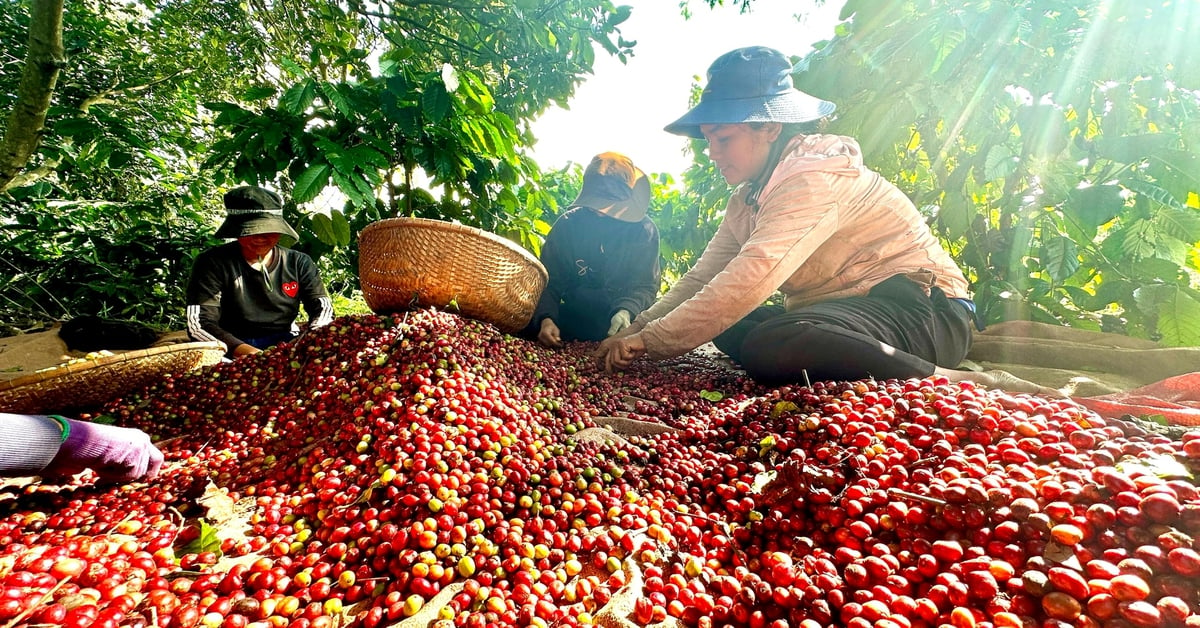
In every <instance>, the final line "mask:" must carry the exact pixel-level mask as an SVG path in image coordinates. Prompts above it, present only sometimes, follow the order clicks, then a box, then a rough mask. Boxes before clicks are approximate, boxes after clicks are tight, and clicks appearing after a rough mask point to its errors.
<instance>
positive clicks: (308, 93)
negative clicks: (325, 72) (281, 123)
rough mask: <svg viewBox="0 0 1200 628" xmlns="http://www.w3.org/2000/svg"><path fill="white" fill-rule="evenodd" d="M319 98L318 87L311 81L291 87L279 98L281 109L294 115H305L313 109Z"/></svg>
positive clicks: (307, 80) (306, 80)
mask: <svg viewBox="0 0 1200 628" xmlns="http://www.w3.org/2000/svg"><path fill="white" fill-rule="evenodd" d="M316 97H317V86H316V83H315V82H314V81H312V80H311V79H305V80H303V81H301V82H299V83H297V84H295V85H293V86H291V87H289V88H288V89H287V90H286V91H285V92H283V95H282V96H280V97H279V109H280V110H281V111H284V112H286V113H290V114H292V115H297V116H300V115H304V114H305V113H307V112H308V109H309V107H312V104H313V101H314V100H315V99H316Z"/></svg>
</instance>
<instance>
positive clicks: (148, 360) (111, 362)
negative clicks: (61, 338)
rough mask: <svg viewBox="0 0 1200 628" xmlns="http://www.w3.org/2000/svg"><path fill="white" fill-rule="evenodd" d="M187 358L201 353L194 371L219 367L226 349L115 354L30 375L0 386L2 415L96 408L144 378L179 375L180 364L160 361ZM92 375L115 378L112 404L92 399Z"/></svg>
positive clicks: (208, 346)
mask: <svg viewBox="0 0 1200 628" xmlns="http://www.w3.org/2000/svg"><path fill="white" fill-rule="evenodd" d="M189 353H195V354H199V355H197V356H196V358H195V362H193V363H192V366H193V367H195V365H196V364H199V365H201V366H204V365H211V364H215V363H216V362H218V361H220V358H221V357H222V356H224V355H225V349H224V347H223V346H222V345H221V343H219V342H185V343H178V344H172V345H164V346H161V347H151V348H149V349H136V350H133V351H125V352H121V353H115V354H113V355H108V356H104V357H101V358H94V359H89V360H85V361H82V362H73V363H69V364H64V365H62V366H59V367H56V368H51V369H46V370H44V371H41V372H38V373H30V374H29V375H24V376H21V377H17V378H14V379H10V380H7V381H3V382H0V411H3V412H13V411H20V412H26V413H43V412H56V411H65V410H68V409H75V408H83V407H92V406H98V405H101V404H103V403H105V402H106V401H109V400H111V399H115V398H117V397H120V396H121V395H124V394H128V393H129V392H131V391H132V390H133V389H134V388H136V387H137V386H139V385H141V384H142V383H143V382H145V381H146V378H153V377H157V376H161V375H162V374H165V373H167V372H169V371H171V372H173V371H177V370H178V368H177V367H178V365H179V363H178V362H175V363H171V362H162V361H161V360H171V359H179V357H177V356H176V355H173V354H180V355H183V354H189ZM206 358H207V359H206ZM155 359H157V360H158V361H155ZM149 367H156V368H149ZM139 369H140V370H139ZM93 375H101V376H107V377H111V378H113V381H112V384H111V387H110V388H109V389H108V390H110V391H111V396H110V397H109V399H101V397H103V396H105V395H99V394H94V393H93V394H89V393H91V392H92V391H94V390H96V389H95V388H91V389H89V388H87V386H86V383H87V382H88V378H89V377H91V376H93ZM139 378H140V379H139ZM80 385H84V388H83V389H79V388H77V387H78V386H80ZM71 391H74V392H71ZM68 392H70V394H71V397H70V399H69V400H68V399H66V397H64V395H66V394H67V393H68Z"/></svg>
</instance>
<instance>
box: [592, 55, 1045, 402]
mask: <svg viewBox="0 0 1200 628" xmlns="http://www.w3.org/2000/svg"><path fill="white" fill-rule="evenodd" d="M792 72H793V70H792V64H791V62H790V61H789V60H788V58H787V57H786V56H784V54H783V53H781V52H779V51H777V50H774V49H771V48H766V47H761V46H755V47H749V48H739V49H737V50H733V51H731V52H728V53H726V54H724V55H721V56H720V57H718V58H717V60H716V61H714V62H713V63H712V65H711V66H710V67H709V69H708V82H707V84H706V86H705V88H704V91H703V92H702V94H701V96H700V102H699V104H697V105H696V106H695V107H693V108H692V109H691V110H690V111H688V112H687V113H686V114H684V115H683V117H681V118H679V119H678V120H676V121H674V122H672V123H671V124H669V125H667V127H666V130H667V132H669V133H673V134H676V135H685V136H688V137H692V138H697V139H704V140H706V141H707V142H708V154H709V158H710V159H712V161H713V163H714V164H716V166H717V168H719V169H720V171H721V174H722V176H724V178H725V180H726V181H727V182H728V183H729V184H730V185H733V186H736V189H735V190H734V192H733V195H732V196H731V198H730V199H729V201H728V204H727V205H726V210H725V218H724V220H723V222H722V223H721V225H720V227H719V228H718V229H717V232H716V234H715V235H714V236H713V239H712V240H711V241H710V242H709V244H708V246H707V248H705V250H704V252H703V254H701V256H700V259H699V260H697V262H696V264H695V265H694V266H693V267H692V269H691V270H690V271H688V273H687V274H685V275H684V276H683V277H682V278H681V279H680V280H679V281H678V282H677V283H676V284H675V285H674V286H672V288H671V289H670V290H669V291H668V292H667V293H666V294H665V295H663V297H662V298H661V299H659V300H658V301H657V302H656V303H655V304H654V305H652V306H651V307H649V308H648V309H646V310H645V311H644V312H642V313H641V314H640V315H639V316H638V317H637V318H636V319H635V320H634V321H633V323H632V324H631V325H630V326H629V327H627V328H626V329H625V330H623V331H622V332H621V333H620V334H618V335H616V336H613V337H611V338H608V339H607V340H605V341H604V342H603V343H601V345H600V347H599V348H598V349H597V351H596V353H595V357H596V359H597V361H598V362H599V363H600V364H601V366H603V367H604V368H606V369H608V370H612V369H623V368H626V367H628V366H629V365H630V363H631V362H632V361H633V360H634V359H637V358H639V357H641V356H643V355H644V356H647V357H649V358H651V359H664V358H669V357H673V356H678V355H681V354H683V353H686V352H688V351H690V350H692V349H694V348H696V347H698V346H700V345H702V344H704V343H706V342H709V341H712V342H713V343H714V344H715V345H716V346H717V347H718V348H719V349H721V350H722V351H724V352H725V353H726V354H728V355H729V356H730V357H732V358H733V359H734V360H736V361H737V362H739V363H740V364H741V365H742V366H743V367H744V368H745V369H746V371H747V373H749V374H750V375H751V376H752V377H754V378H755V379H757V380H759V381H762V382H764V383H769V384H775V385H778V384H784V383H797V382H804V381H805V379H806V378H807V379H808V380H809V381H820V380H852V379H861V378H866V377H874V378H878V379H890V378H910V377H927V376H931V375H938V376H944V377H946V378H948V379H949V380H950V381H962V380H971V381H976V382H979V383H983V384H987V385H990V386H993V387H1001V388H1009V389H1014V390H1025V391H1036V392H1052V391H1049V390H1047V389H1042V388H1041V387H1037V386H1035V385H1033V384H1030V383H1029V382H1025V381H1024V380H1020V379H1017V378H1016V377H1014V376H1012V375H1009V374H1007V373H1004V372H1001V371H990V372H986V373H977V372H971V371H964V370H957V369H956V368H955V367H957V366H958V365H959V363H960V362H961V361H962V359H963V358H964V357H965V356H966V354H967V350H968V349H969V348H970V346H971V332H972V327H973V325H974V322H975V316H974V309H975V308H974V304H973V303H972V302H971V299H970V294H969V293H968V284H967V280H966V279H965V278H964V277H963V273H962V271H961V270H960V269H959V268H958V266H957V265H956V264H955V262H954V260H953V259H952V258H951V257H950V255H949V254H948V253H947V252H946V251H945V250H944V249H943V248H942V247H941V245H940V244H939V243H938V241H937V238H935V237H934V236H933V234H932V233H931V232H930V230H929V228H928V226H927V225H926V224H925V222H924V220H923V218H922V216H921V215H920V213H919V212H918V211H917V209H916V207H915V206H914V205H913V203H912V201H911V200H909V199H908V197H906V196H905V195H904V193H903V192H901V191H900V190H899V189H898V188H896V186H894V185H892V184H891V183H890V182H888V181H886V180H885V179H884V178H883V177H881V176H880V175H879V174H878V173H876V172H874V171H873V170H871V169H869V168H867V167H866V166H865V165H864V164H863V158H862V152H861V150H860V148H859V145H858V143H857V142H856V141H855V140H854V139H852V138H849V137H843V136H837V135H826V134H822V133H820V132H819V126H820V124H821V121H822V120H823V119H824V118H826V117H827V116H829V115H830V114H832V113H833V111H834V109H835V106H834V104H833V103H831V102H828V101H825V100H821V99H820V98H816V97H814V96H810V95H808V94H805V93H804V92H801V91H799V90H797V89H795V88H794V87H793V86H792ZM777 291H780V292H782V293H783V296H784V303H785V304H784V305H783V306H763V305H762V304H763V303H764V302H765V301H767V299H768V298H769V297H771V296H772V295H773V294H774V293H776V292H777Z"/></svg>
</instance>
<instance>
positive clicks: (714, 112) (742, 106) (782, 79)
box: [666, 46, 836, 139]
mask: <svg viewBox="0 0 1200 628" xmlns="http://www.w3.org/2000/svg"><path fill="white" fill-rule="evenodd" d="M835 108H836V105H834V104H833V103H831V102H829V101H827V100H821V99H820V98H817V97H815V96H810V95H808V94H805V93H804V92H802V91H800V90H798V89H796V88H795V87H793V86H792V63H791V62H790V61H788V58H787V57H786V56H784V54H783V53H782V52H779V51H778V50H775V49H774V48H767V47H765V46H751V47H749V48H738V49H737V50H732V51H730V52H727V53H725V54H723V55H721V56H720V57H717V60H716V61H713V63H712V65H710V66H709V67H708V84H707V85H705V86H704V91H703V92H702V93H701V94H700V103H699V104H698V105H696V106H695V107H692V109H691V111H688V112H687V113H685V114H684V115H683V117H681V118H679V119H678V120H676V121H674V122H672V123H671V124H668V125H667V126H666V131H667V132H668V133H674V134H675V135H686V136H688V137H694V138H697V139H701V138H703V137H704V135H703V134H702V133H700V125H701V124H738V123H742V122H782V123H785V124H788V123H800V122H813V121H815V120H820V119H821V118H824V117H825V116H828V115H829V114H831V113H833V110H834V109H835Z"/></svg>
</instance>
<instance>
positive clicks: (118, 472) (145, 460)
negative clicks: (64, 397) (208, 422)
mask: <svg viewBox="0 0 1200 628" xmlns="http://www.w3.org/2000/svg"><path fill="white" fill-rule="evenodd" d="M67 423H69V424H70V425H71V433H70V434H68V435H67V440H66V441H65V442H63V444H62V447H60V448H59V450H58V455H56V456H54V460H51V461H50V464H49V465H47V466H46V468H45V470H43V471H42V475H46V476H68V475H74V474H76V473H79V472H80V471H83V470H84V469H91V470H92V471H95V472H96V474H97V475H99V476H100V478H101V479H103V480H113V481H118V482H125V481H129V480H136V479H138V478H140V477H142V476H145V477H147V478H151V477H154V476H155V475H157V474H158V470H159V468H161V467H162V463H163V455H162V452H160V451H159V450H158V448H157V447H155V446H154V444H153V443H151V442H150V437H149V436H147V435H146V433H145V432H142V431H141V430H136V429H131V428H127V427H116V426H113V425H103V424H100V423H88V422H85V421H76V420H74V419H67Z"/></svg>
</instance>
